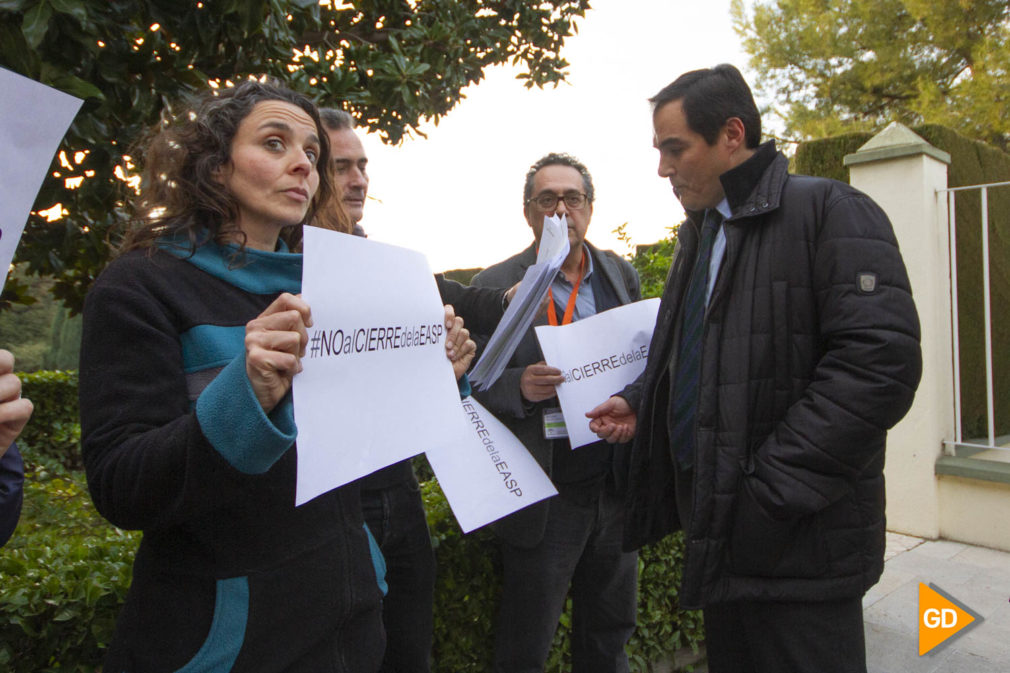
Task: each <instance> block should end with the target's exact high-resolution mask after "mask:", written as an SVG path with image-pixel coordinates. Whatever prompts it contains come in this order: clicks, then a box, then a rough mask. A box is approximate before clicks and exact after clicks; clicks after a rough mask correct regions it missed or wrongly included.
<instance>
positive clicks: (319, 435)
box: [294, 227, 467, 505]
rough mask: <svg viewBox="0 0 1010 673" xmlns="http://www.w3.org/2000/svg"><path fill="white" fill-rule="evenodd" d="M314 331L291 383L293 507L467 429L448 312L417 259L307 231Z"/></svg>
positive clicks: (307, 294)
mask: <svg viewBox="0 0 1010 673" xmlns="http://www.w3.org/2000/svg"><path fill="white" fill-rule="evenodd" d="M304 249H305V255H304V265H303V268H302V298H303V299H305V301H306V302H308V304H309V306H310V307H311V309H312V322H313V325H312V327H310V328H309V329H308V333H309V344H308V348H307V349H306V353H305V357H303V358H302V365H303V367H304V369H303V371H302V372H301V373H299V374H297V375H296V376H295V379H294V409H295V422H296V423H297V425H298V484H297V488H296V498H295V504H297V505H300V504H302V503H304V502H307V501H308V500H311V499H312V498H314V497H316V496H318V495H320V494H322V493H325V492H326V491H329V490H330V489H332V488H335V487H337V486H341V485H343V484H346V483H348V482H350V481H354V480H355V479H358V478H359V477H363V476H365V475H367V474H370V473H372V472H374V471H375V470H378V469H380V468H383V467H386V466H387V465H391V464H393V463H396V462H399V461H401V460H403V459H405V458H409V457H411V456H413V455H416V454H418V453H421V452H423V451H425V450H427V449H430V448H432V447H438V446H443V445H446V446H453V445H458V444H459V443H460V442H461V441H462V440H463V438H464V437H465V433H466V431H467V429H466V425H465V423H464V421H463V418H462V416H461V415H460V413H459V388H458V386H457V384H456V379H455V377H454V376H453V373H452V365H451V364H450V363H449V360H448V359H447V358H446V356H445V325H444V322H445V313H444V310H443V308H442V301H441V299H440V298H439V294H438V288H437V287H436V285H435V279H434V276H433V275H432V273H431V269H430V268H429V266H428V261H427V260H426V259H425V257H424V255H422V254H421V253H419V252H416V251H414V250H408V249H406V248H400V247H397V246H393V245H387V244H385V243H378V242H376V241H372V240H369V239H366V238H359V237H357V236H349V235H347V234H339V233H337V232H333V231H326V230H323V229H318V228H316V227H305V242H304Z"/></svg>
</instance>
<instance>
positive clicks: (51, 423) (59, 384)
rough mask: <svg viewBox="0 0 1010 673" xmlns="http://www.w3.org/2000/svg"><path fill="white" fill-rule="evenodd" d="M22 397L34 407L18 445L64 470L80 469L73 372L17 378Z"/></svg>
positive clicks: (79, 430)
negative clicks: (25, 447)
mask: <svg viewBox="0 0 1010 673" xmlns="http://www.w3.org/2000/svg"><path fill="white" fill-rule="evenodd" d="M20 378H21V391H22V395H24V396H25V397H27V398H29V399H30V400H31V401H32V404H34V405H35V411H34V412H33V413H32V420H31V422H29V423H28V425H26V426H25V429H24V432H23V433H22V434H21V439H20V441H19V443H24V444H27V445H28V446H30V447H32V448H33V451H32V452H31V453H32V454H33V455H35V456H38V457H39V458H50V459H54V460H56V461H58V462H59V463H60V464H62V465H63V466H64V467H65V468H67V469H68V470H80V469H83V467H84V466H83V464H82V463H81V448H80V445H81V424H80V423H79V422H78V418H77V372H64V371H39V372H34V373H31V374H21V375H20Z"/></svg>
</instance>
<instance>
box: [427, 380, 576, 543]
mask: <svg viewBox="0 0 1010 673" xmlns="http://www.w3.org/2000/svg"><path fill="white" fill-rule="evenodd" d="M462 407H463V417H464V418H465V419H466V422H467V424H468V425H469V426H470V430H469V432H468V433H467V440H466V441H465V442H464V443H463V444H462V445H460V446H456V447H443V448H440V449H436V450H428V452H427V455H428V462H429V463H431V469H432V470H434V472H435V476H436V477H438V483H439V485H440V486H441V487H442V492H443V493H445V498H446V500H448V501H449V506H450V507H451V508H452V513H453V514H455V515H456V521H458V522H459V525H460V528H462V529H463V532H464V533H469V532H470V531H472V530H474V529H475V528H480V527H481V526H486V525H487V524H489V523H491V522H492V521H497V520H498V519H500V518H502V517H503V516H507V515H509V514H511V513H512V512H515V511H517V510H520V509H522V508H523V507H527V506H529V505H532V504H533V503H535V502H539V501H541V500H543V499H544V498H549V497H550V496H552V495H557V492H558V491H557V489H556V488H554V484H552V483H551V480H550V479H549V478H548V477H547V475H546V474H545V473H544V471H543V470H542V469H541V468H540V465H539V464H537V461H536V459H535V458H533V456H532V455H530V452H529V451H527V450H526V447H525V446H523V445H522V443H521V442H520V441H519V440H518V439H516V436H515V435H513V434H512V432H511V431H510V430H509V429H508V428H506V427H505V426H504V425H503V424H502V422H501V421H499V420H498V419H497V418H495V417H494V415H492V414H491V412H490V411H488V410H487V409H485V408H484V407H483V406H481V404H480V403H479V402H478V401H477V400H475V399H473V398H472V397H466V398H464V399H463V401H462Z"/></svg>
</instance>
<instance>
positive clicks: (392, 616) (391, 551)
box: [361, 479, 435, 673]
mask: <svg viewBox="0 0 1010 673" xmlns="http://www.w3.org/2000/svg"><path fill="white" fill-rule="evenodd" d="M361 508H362V512H363V513H364V516H365V522H366V523H367V524H368V528H369V530H371V531H372V535H373V536H375V540H376V542H378V543H379V548H380V549H381V550H382V555H383V556H385V557H386V582H387V583H388V584H389V593H387V594H386V597H385V599H384V600H383V602H382V622H383V625H384V626H385V627H386V654H385V656H384V657H383V661H382V668H381V669H380V671H383V672H384V673H394V672H395V673H406V672H414V671H417V672H418V673H428V671H429V670H430V664H429V658H430V657H431V641H432V629H433V617H432V610H433V601H434V593H435V554H434V552H433V551H432V549H431V538H430V537H429V535H428V523H427V520H426V519H425V516H424V504H423V502H422V501H421V492H420V490H419V487H418V484H417V481H416V480H414V479H411V481H409V482H401V483H399V484H394V485H392V486H389V487H387V488H384V489H381V490H369V491H364V490H363V491H362V492H361Z"/></svg>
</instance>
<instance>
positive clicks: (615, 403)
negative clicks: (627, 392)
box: [586, 395, 638, 444]
mask: <svg viewBox="0 0 1010 673" xmlns="http://www.w3.org/2000/svg"><path fill="white" fill-rule="evenodd" d="M586 417H587V418H590V419H592V420H590V421H589V429H590V430H592V431H593V432H595V433H596V436H597V437H599V438H600V439H605V440H607V441H608V442H610V443H611V444H623V443H624V442H630V441H631V439H632V438H633V437H634V436H635V427H636V425H637V423H638V418H637V417H636V415H635V411H634V410H633V409H632V408H631V405H629V404H628V401H627V400H626V399H624V398H623V397H620V396H618V395H614V396H613V397H611V398H610V399H608V400H607V401H606V402H604V403H603V404H601V405H599V406H598V407H596V408H595V409H590V410H589V411H587V412H586Z"/></svg>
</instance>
